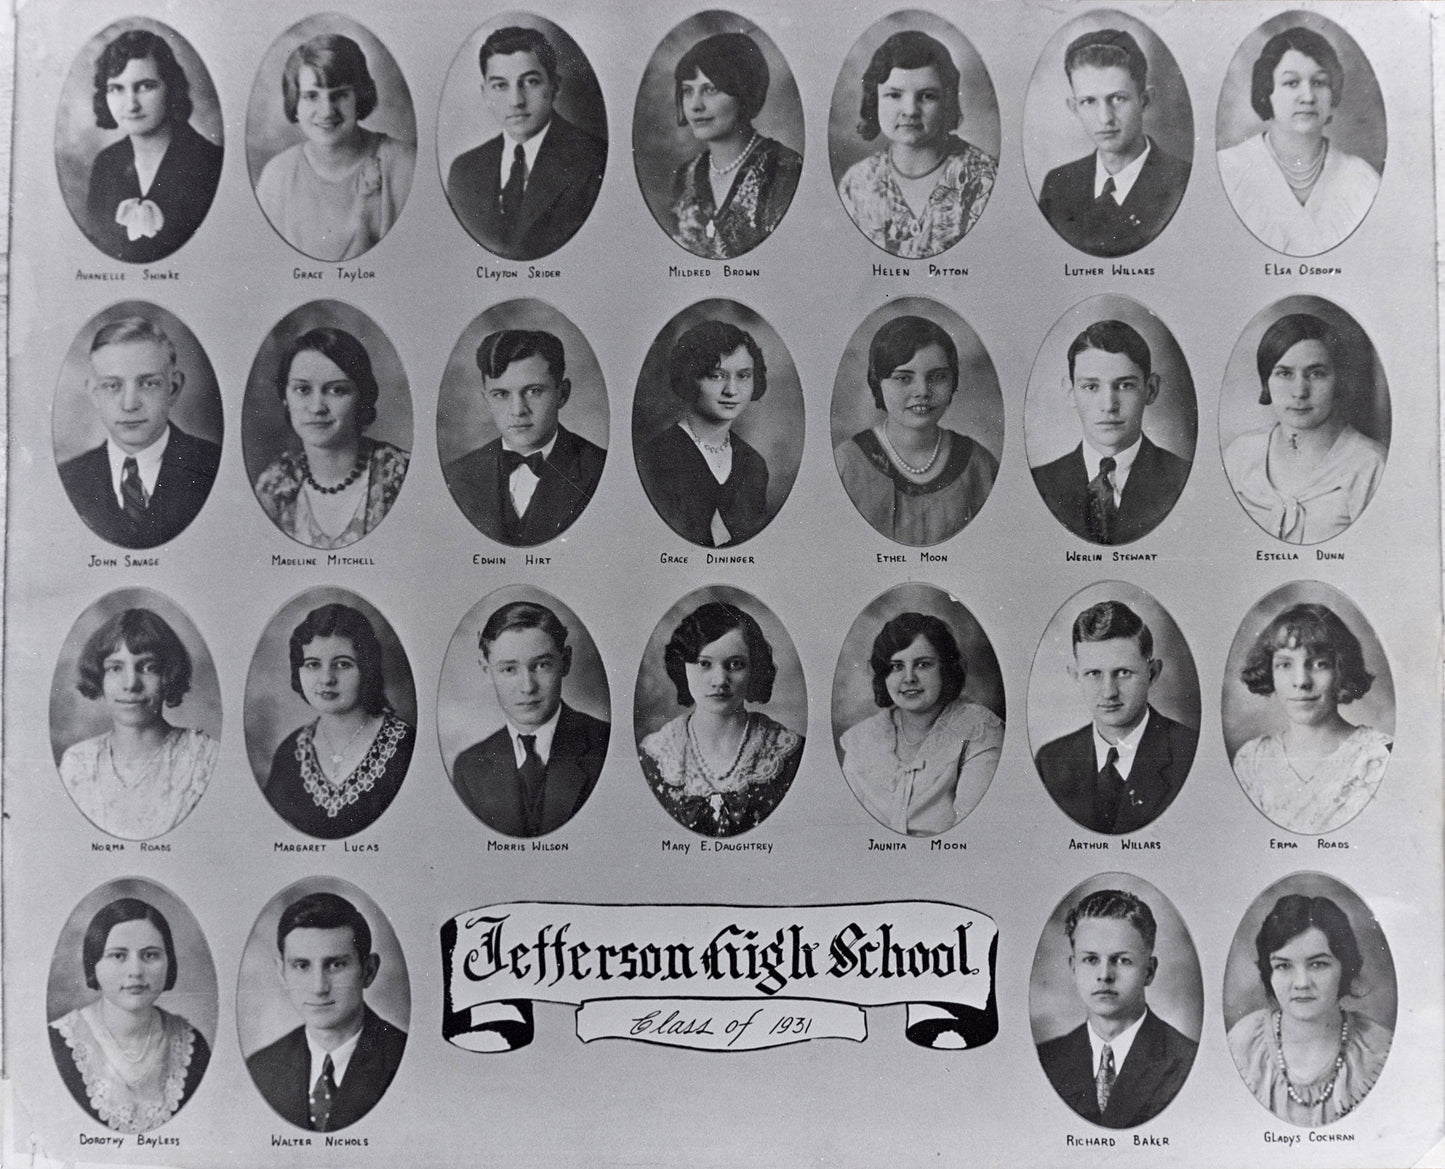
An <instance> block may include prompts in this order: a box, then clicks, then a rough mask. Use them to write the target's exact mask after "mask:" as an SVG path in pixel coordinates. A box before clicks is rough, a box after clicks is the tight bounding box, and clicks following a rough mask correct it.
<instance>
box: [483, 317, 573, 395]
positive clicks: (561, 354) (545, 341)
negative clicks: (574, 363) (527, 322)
mask: <svg viewBox="0 0 1445 1169" xmlns="http://www.w3.org/2000/svg"><path fill="white" fill-rule="evenodd" d="M529 357H541V359H542V360H543V361H545V362H546V363H547V370H548V372H550V373H551V375H552V380H553V381H554V382H556V383H557V384H558V385H559V386H560V385H561V384H562V382H563V379H565V378H566V376H567V355H566V352H565V351H564V350H563V348H562V342H561V341H559V340H558V339H557V338H556V337H554V336H553V335H552V334H551V333H546V332H543V331H542V330H541V329H499V330H498V331H497V332H495V333H488V334H487V335H486V336H485V337H483V338H482V343H481V344H480V345H478V346H477V368H478V369H479V370H481V373H482V377H483V378H495V377H501V376H502V374H504V373H506V372H507V367H508V366H509V365H511V364H512V363H513V362H514V361H526V360H527V358H529Z"/></svg>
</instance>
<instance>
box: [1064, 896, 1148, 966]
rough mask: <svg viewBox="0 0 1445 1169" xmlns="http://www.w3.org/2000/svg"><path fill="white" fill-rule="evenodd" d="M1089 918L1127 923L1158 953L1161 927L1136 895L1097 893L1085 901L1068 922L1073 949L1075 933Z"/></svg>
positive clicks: (1074, 910) (1075, 907)
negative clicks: (1158, 938) (1114, 919)
mask: <svg viewBox="0 0 1445 1169" xmlns="http://www.w3.org/2000/svg"><path fill="white" fill-rule="evenodd" d="M1089 917H1102V918H1117V919H1119V920H1120V921H1127V922H1128V923H1129V924H1130V925H1132V926H1133V927H1134V928H1135V929H1136V930H1138V931H1139V936H1140V937H1141V938H1143V939H1144V945H1145V946H1146V947H1147V948H1148V950H1149V952H1150V953H1151V954H1152V953H1153V952H1154V939H1155V938H1156V937H1157V936H1158V934H1159V926H1158V924H1157V923H1156V922H1155V921H1154V911H1153V910H1151V909H1150V908H1149V906H1148V904H1147V903H1146V902H1145V901H1144V900H1143V899H1142V898H1139V897H1136V896H1134V894H1133V893H1126V892H1125V891H1124V890H1123V889H1095V890H1094V891H1093V892H1092V893H1090V894H1088V895H1087V896H1086V897H1084V898H1082V899H1081V900H1080V901H1079V903H1078V904H1077V905H1076V906H1074V908H1073V909H1071V910H1069V916H1068V917H1066V918H1065V919H1064V933H1066V934H1068V935H1069V944H1070V945H1071V946H1072V945H1073V943H1074V930H1075V929H1076V928H1077V927H1078V924H1079V922H1081V921H1083V920H1084V919H1085V918H1089Z"/></svg>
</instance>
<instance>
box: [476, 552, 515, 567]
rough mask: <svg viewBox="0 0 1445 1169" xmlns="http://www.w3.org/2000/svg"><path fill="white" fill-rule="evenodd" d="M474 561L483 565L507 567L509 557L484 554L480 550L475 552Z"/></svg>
mask: <svg viewBox="0 0 1445 1169" xmlns="http://www.w3.org/2000/svg"><path fill="white" fill-rule="evenodd" d="M472 563H473V564H477V565H481V566H483V567H497V568H505V567H506V566H507V558H506V557H505V556H483V555H482V554H481V553H480V552H473V553H472Z"/></svg>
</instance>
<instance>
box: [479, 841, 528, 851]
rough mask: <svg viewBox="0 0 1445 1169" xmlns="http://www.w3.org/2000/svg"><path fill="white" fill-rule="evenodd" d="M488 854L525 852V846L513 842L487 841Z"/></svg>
mask: <svg viewBox="0 0 1445 1169" xmlns="http://www.w3.org/2000/svg"><path fill="white" fill-rule="evenodd" d="M487 851H488V852H526V851H527V846H526V845H525V844H521V843H519V842H518V841H515V840H489V841H487Z"/></svg>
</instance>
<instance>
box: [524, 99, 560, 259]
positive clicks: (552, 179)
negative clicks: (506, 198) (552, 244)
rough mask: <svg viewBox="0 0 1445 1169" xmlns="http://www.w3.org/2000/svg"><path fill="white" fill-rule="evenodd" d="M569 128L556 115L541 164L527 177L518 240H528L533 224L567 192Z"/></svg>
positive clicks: (539, 157)
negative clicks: (527, 236)
mask: <svg viewBox="0 0 1445 1169" xmlns="http://www.w3.org/2000/svg"><path fill="white" fill-rule="evenodd" d="M568 129H570V127H568V126H567V123H566V122H565V121H563V119H562V116H561V115H560V114H553V115H552V128H551V129H550V130H548V131H547V137H546V138H544V139H543V140H542V148H541V149H540V150H538V151H537V161H536V162H535V163H534V164H533V165H532V173H531V174H530V175H528V176H527V191H526V194H525V195H523V197H522V213H521V216H520V217H519V218H518V222H517V230H516V232H515V233H514V235H515V238H516V239H518V240H520V239H523V238H525V236H526V234H527V233H528V232H529V231H531V230H532V225H533V224H535V223H536V222H537V220H538V219H540V218H541V217H542V216H543V215H545V214H546V213H547V212H548V210H550V208H551V206H552V204H553V203H555V202H556V201H557V197H558V196H559V195H561V194H562V192H563V191H565V190H566V189H567V186H568V180H569V175H568V173H567V161H568V160H567V154H568V145H569V142H568V139H569V137H570V135H569V134H568V133H567V130H568Z"/></svg>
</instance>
